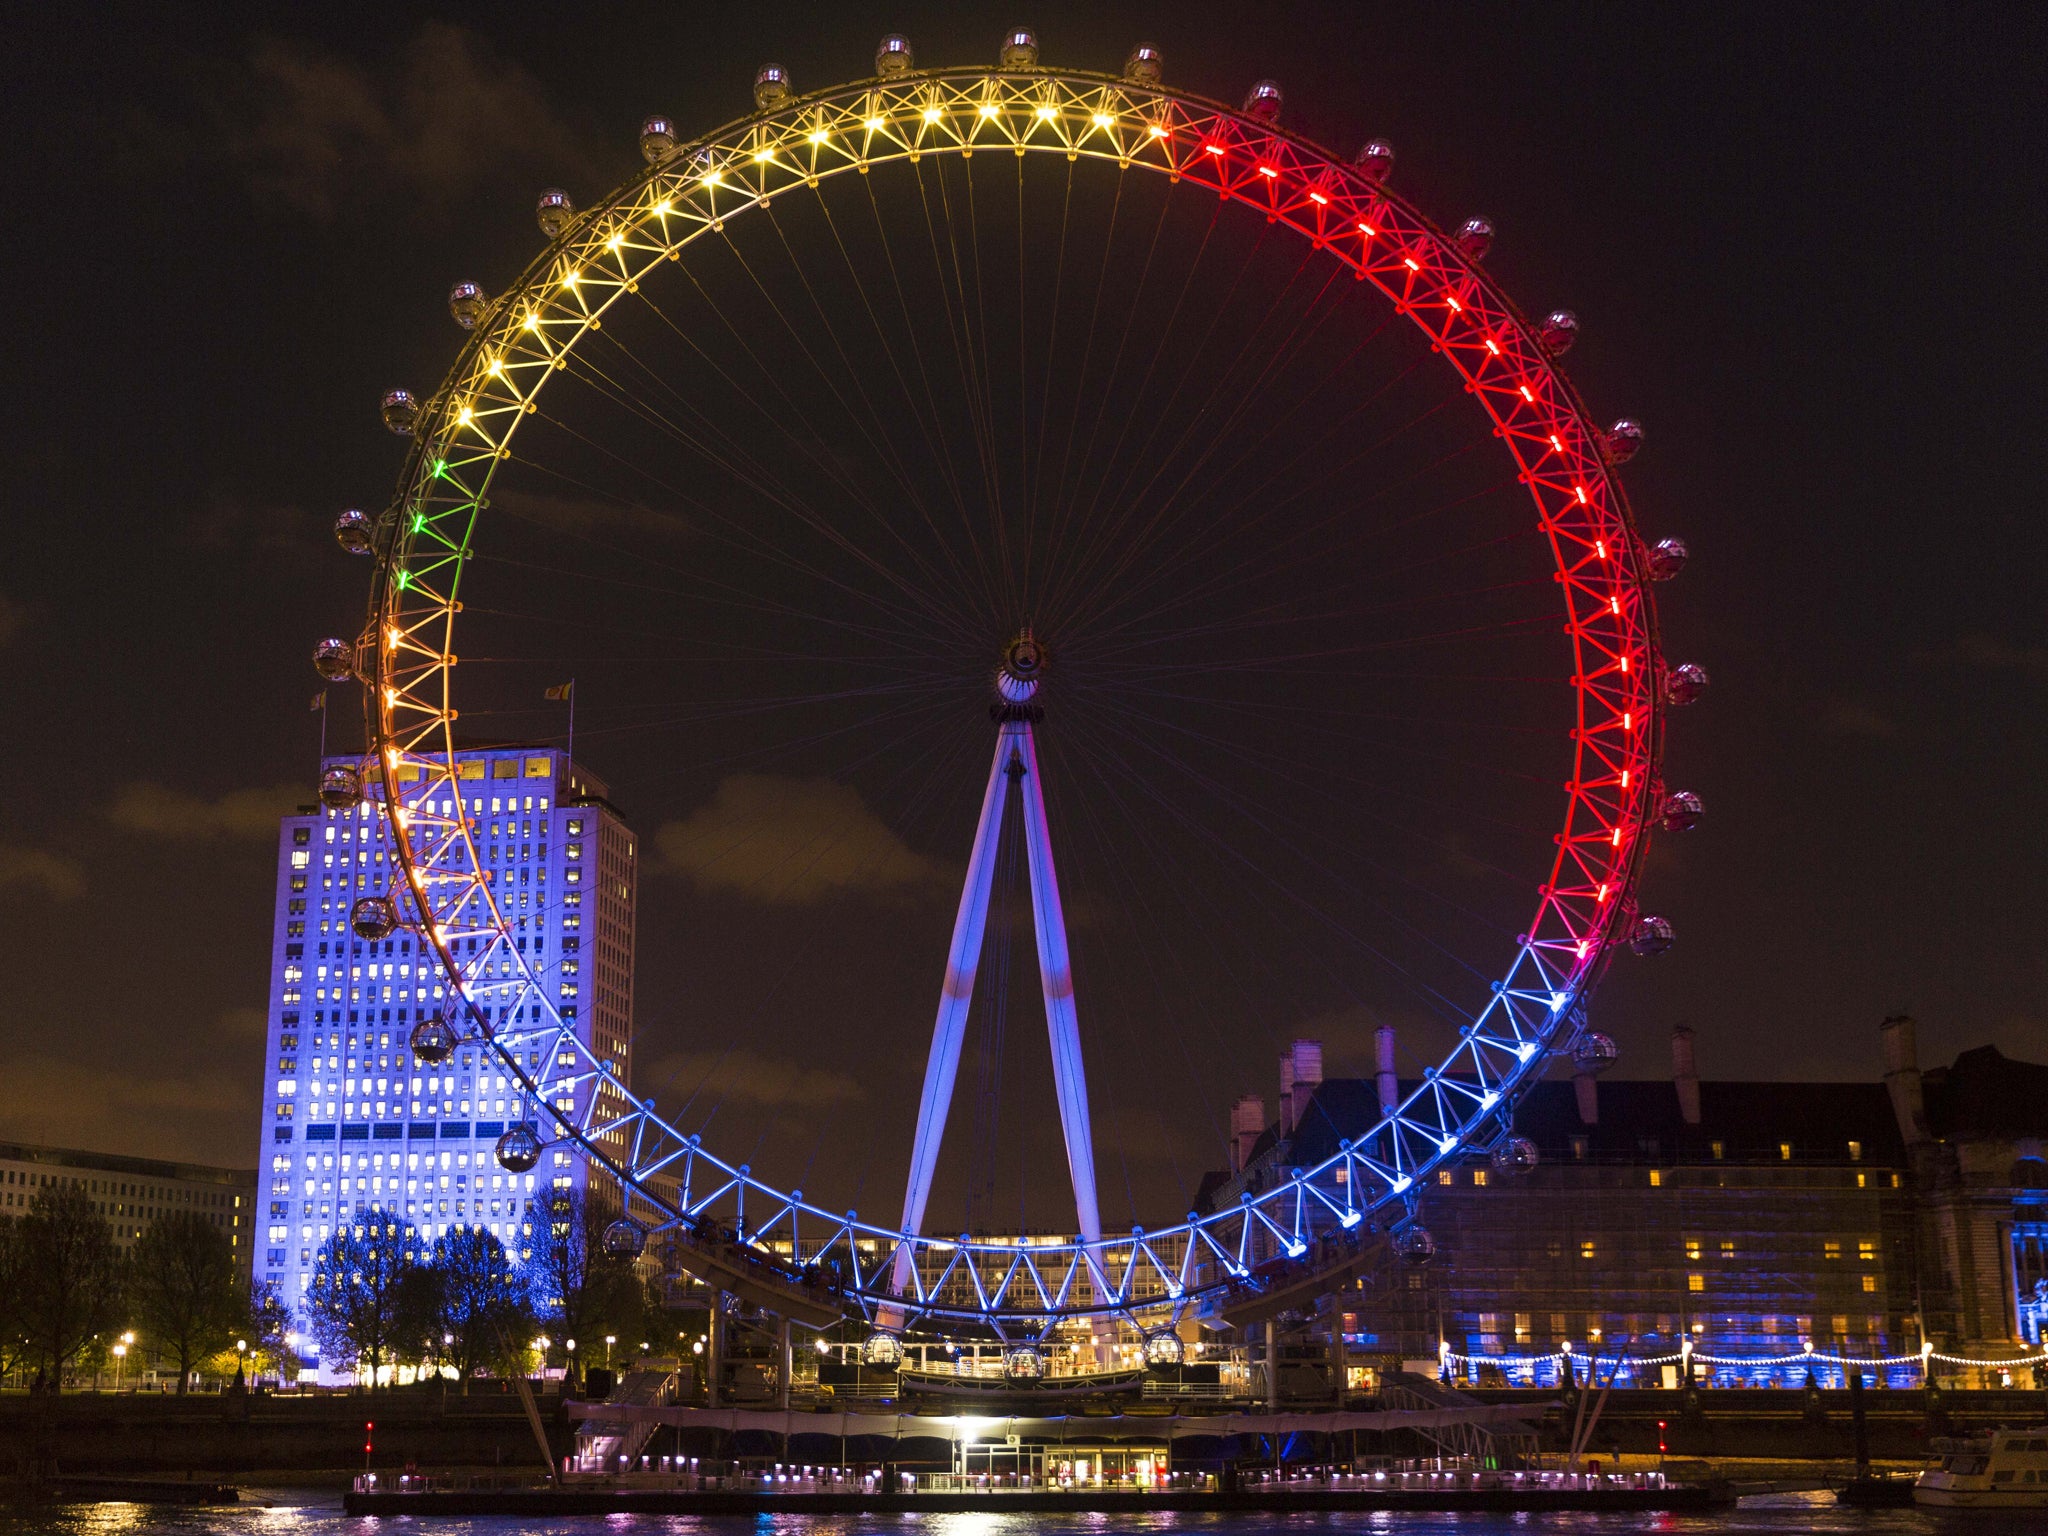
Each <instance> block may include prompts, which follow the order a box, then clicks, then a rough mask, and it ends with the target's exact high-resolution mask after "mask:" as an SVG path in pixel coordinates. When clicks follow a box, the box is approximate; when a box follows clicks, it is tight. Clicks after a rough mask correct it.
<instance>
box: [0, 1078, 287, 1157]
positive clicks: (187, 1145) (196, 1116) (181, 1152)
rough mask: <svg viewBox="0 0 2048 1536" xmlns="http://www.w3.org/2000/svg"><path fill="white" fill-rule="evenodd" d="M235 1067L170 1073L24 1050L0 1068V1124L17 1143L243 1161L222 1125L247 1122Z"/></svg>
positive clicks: (251, 1103) (250, 1112)
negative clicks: (226, 1139) (227, 1141)
mask: <svg viewBox="0 0 2048 1536" xmlns="http://www.w3.org/2000/svg"><path fill="white" fill-rule="evenodd" d="M242 1076H243V1074H242V1073H240V1072H239V1071H237V1072H234V1073H223V1072H221V1071H218V1070H215V1069H210V1068H202V1069H199V1070H195V1071H191V1072H186V1073H177V1072H159V1071H143V1070H135V1069H130V1068H124V1067H123V1066H120V1065H118V1064H115V1063H111V1062H108V1061H106V1060H103V1059H100V1058H97V1057H95V1058H91V1059H80V1060H71V1059H69V1058H64V1057H57V1056H24V1057H21V1058H18V1059H17V1060H14V1061H11V1062H9V1063H8V1067H7V1070H6V1071H5V1072H0V1126H5V1127H6V1130H7V1134H8V1135H10V1136H15V1137H19V1138H20V1139H22V1140H24V1141H29V1142H39V1143H43V1144H45V1145H50V1146H59V1147H83V1148H86V1149H88V1150H92V1151H107V1152H123V1153H127V1154H129V1155H131V1156H134V1155H138V1154H139V1155H142V1156H156V1157H170V1158H184V1159H190V1160H191V1161H194V1162H200V1163H210V1164H216V1165H218V1164H230V1165H232V1164H235V1163H244V1162H246V1160H247V1153H246V1152H245V1150H244V1147H243V1143H242V1141H241V1139H240V1138H238V1137H237V1138H234V1139H233V1141H232V1151H230V1150H229V1146H228V1145H226V1144H224V1143H223V1138H222V1130H223V1128H224V1127H228V1126H239V1125H244V1124H247V1123H248V1122H249V1121H250V1120H251V1119H252V1118H253V1117H254V1115H255V1113H256V1100H255V1095H254V1093H252V1092H250V1091H249V1090H248V1089H246V1088H244V1087H242V1086H241V1078H242Z"/></svg>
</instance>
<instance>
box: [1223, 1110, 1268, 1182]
mask: <svg viewBox="0 0 2048 1536" xmlns="http://www.w3.org/2000/svg"><path fill="white" fill-rule="evenodd" d="M1265 1129H1266V1101H1265V1100H1264V1099H1262V1098H1260V1097H1259V1096H1258V1095H1257V1094H1256V1093H1247V1094H1245V1095H1244V1096H1243V1097H1241V1098H1240V1099H1239V1100H1238V1101H1237V1102H1236V1103H1235V1104H1233V1105H1231V1106H1230V1171H1231V1172H1232V1173H1243V1172H1244V1169H1245V1164H1246V1163H1248V1162H1250V1161H1251V1156H1252V1148H1253V1147H1255V1146H1256V1145H1258V1140H1259V1137H1260V1136H1261V1135H1263V1134H1264V1133H1265Z"/></svg>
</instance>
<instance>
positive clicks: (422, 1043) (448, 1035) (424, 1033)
mask: <svg viewBox="0 0 2048 1536" xmlns="http://www.w3.org/2000/svg"><path fill="white" fill-rule="evenodd" d="M412 1053H413V1055H415V1056H417V1057H419V1059H420V1060H421V1061H424V1062H425V1063H426V1064H427V1065H428V1066H430V1067H438V1066H439V1065H440V1064H441V1063H442V1062H444V1061H446V1060H447V1059H448V1058H449V1057H450V1056H452V1055H454V1054H455V1031H454V1030H452V1029H450V1028H449V1027H448V1021H447V1020H446V1019H444V1018H442V1017H441V1015H440V1014H438V1013H437V1014H435V1015H434V1016H433V1017H432V1018H431V1019H421V1020H420V1021H419V1023H417V1024H415V1025H413V1027H412Z"/></svg>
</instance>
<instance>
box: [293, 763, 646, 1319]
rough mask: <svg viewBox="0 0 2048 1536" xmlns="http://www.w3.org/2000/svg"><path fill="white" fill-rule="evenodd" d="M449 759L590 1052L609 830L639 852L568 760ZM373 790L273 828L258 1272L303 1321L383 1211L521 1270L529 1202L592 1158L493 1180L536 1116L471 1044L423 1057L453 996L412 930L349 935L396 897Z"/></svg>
mask: <svg viewBox="0 0 2048 1536" xmlns="http://www.w3.org/2000/svg"><path fill="white" fill-rule="evenodd" d="M457 761H458V765H459V766H458V769H457V772H458V782H459V783H460V786H461V795H462V802H463V807H464V810H465V813H466V815H467V817H468V819H469V820H470V822H471V823H472V833H471V835H472V837H473V839H474V842H475V846H476V848H477V851H478V855H479V862H480V863H481V864H482V865H483V867H484V868H485V869H487V870H489V871H490V872H491V876H492V883H493V890H494V891H495V893H496V895H497V898H498V903H499V908H500V911H501V912H502V913H503V915H504V918H505V922H506V925H507V929H508V937H509V939H510V941H511V944H512V945H513V946H515V948H516V952H517V953H518V954H519V955H521V956H524V957H525V958H526V961H527V963H528V964H529V965H530V967H531V969H532V972H533V974H534V976H535V978H536V979H537V980H538V981H539V982H540V983H541V984H542V985H543V986H545V987H546V988H547V989H548V991H549V994H550V996H551V998H552V1000H553V1001H554V1002H555V1006H556V1007H557V1009H558V1010H559V1014H560V1017H561V1020H562V1022H563V1024H564V1025H565V1026H567V1027H568V1028H570V1029H572V1030H574V1031H575V1032H576V1033H577V1034H578V1035H579V1036H580V1037H581V1038H583V1039H584V1040H586V1041H591V1040H592V1039H593V1031H594V1030H596V1029H598V1028H599V1020H598V1014H599V1011H600V1010H598V1009H597V1008H596V1007H595V1006H594V994H595V990H596V989H595V980H596V978H595V977H594V976H593V975H592V974H591V972H592V967H593V965H594V964H595V956H596V953H597V952H598V951H599V948H600V946H599V945H598V943H597V939H598V937H599V932H600V926H601V924H606V923H608V924H609V925H610V926H611V927H612V928H618V927H620V926H621V919H620V917H619V916H618V910H619V909H618V906H617V904H613V905H612V906H611V907H610V908H609V910H611V911H612V913H613V915H612V916H611V917H610V918H609V919H607V918H605V917H604V915H603V911H601V909H600V905H599V903H598V902H597V901H596V899H595V895H594V893H592V892H589V891H587V889H586V884H585V882H586V879H588V878H594V877H593V876H589V875H587V873H586V872H587V871H594V870H595V868H596V867H597V864H598V853H599V849H600V846H601V844H602V840H603V839H604V838H605V837H606V836H607V834H609V835H610V836H611V838H612V839H613V841H614V842H620V841H622V840H623V845H624V846H625V847H626V848H627V850H628V851H630V840H629V839H630V834H627V833H625V831H624V829H623V827H622V826H621V825H620V823H619V821H618V819H617V817H616V814H615V813H613V812H611V810H610V809H609V807H608V806H607V805H605V804H604V801H603V789H602V786H599V785H596V784H595V783H594V781H591V780H590V779H589V777H588V775H587V774H586V773H585V772H584V771H583V770H582V769H581V768H580V767H578V768H576V769H575V770H574V772H573V774H572V772H571V769H570V765H569V761H568V758H567V755H566V754H564V753H562V752H560V751H556V750H553V749H550V748H545V747H502V748H491V749H478V750H476V751H472V752H466V753H462V754H460V756H459V757H458V760H457ZM361 766H362V759H360V758H358V757H353V756H348V757H329V758H326V759H324V760H323V761H322V763H321V768H322V770H323V771H325V770H326V769H328V768H332V767H346V768H351V769H357V768H361ZM401 771H404V770H401ZM400 788H401V790H402V791H403V790H404V789H405V786H404V785H403V784H401V785H400ZM565 789H566V790H567V793H566V794H565ZM364 790H365V794H364V799H363V801H362V803H360V804H358V805H356V806H354V807H352V808H346V809H327V808H323V807H320V806H315V805H308V806H302V807H301V808H300V811H299V813H298V814H296V815H292V816H287V817H285V818H283V820H282V822H281V824H280V826H279V830H278V860H277V888H276V908H275V921H274V924H273V929H274V931H273V935H272V949H271V982H270V994H269V1007H268V1027H267V1031H266V1035H265V1042H266V1054H265V1061H264V1075H263V1103H262V1113H261V1126H260V1131H259V1135H260V1138H261V1145H260V1149H259V1154H258V1160H257V1167H258V1178H259V1188H258V1196H257V1221H256V1248H255V1258H256V1263H255V1273H256V1275H257V1277H258V1278H259V1279H267V1280H271V1281H274V1282H276V1284H277V1285H278V1288H279V1290H280V1293H281V1295H282V1298H283V1300H284V1302H285V1304H286V1305H287V1306H288V1307H290V1308H291V1309H292V1310H293V1312H294V1313H297V1312H298V1311H299V1309H300V1307H301V1305H302V1302H303V1297H304V1292H305V1286H306V1283H307V1281H308V1279H309V1278H310V1276H311V1274H312V1271H313V1261H314V1256H315V1255H316V1254H317V1253H318V1251H319V1249H320V1246H321V1244H322V1243H324V1242H325V1241H326V1240H327V1238H328V1237H329V1236H331V1235H332V1233H333V1232H334V1229H335V1227H336V1226H337V1225H348V1224H351V1223H352V1222H354V1221H357V1220H360V1219H361V1218H362V1217H363V1216H365V1215H368V1214H370V1213H373V1212H384V1213H388V1214H392V1215H398V1216H401V1217H403V1218H404V1219H405V1220H406V1221H408V1222H410V1223H412V1224H413V1225H414V1226H416V1227H417V1228H418V1229H419V1230H420V1232H421V1233H422V1234H423V1235H424V1236H426V1237H428V1238H430V1239H431V1238H436V1237H441V1236H445V1235H446V1234H447V1233H449V1232H451V1231H454V1230H458V1229H460V1228H464V1227H481V1228H483V1229H484V1230H486V1231H489V1232H491V1233H492V1234H493V1235H495V1236H497V1237H498V1238H499V1240H500V1241H501V1242H503V1243H504V1245H505V1247H506V1249H507V1250H508V1251H509V1252H511V1253H512V1254H514V1255H515V1256H516V1255H519V1254H521V1253H522V1252H525V1251H528V1250H530V1249H531V1246H532V1238H533V1232H534V1229H535V1221H536V1218H535V1214H534V1213H535V1209H536V1206H537V1205H538V1204H541V1203H543V1202H544V1201H545V1199H546V1198H547V1197H548V1195H550V1194H551V1193H553V1192H555V1191H558V1190H581V1189H583V1188H584V1185H585V1169H584V1164H583V1160H582V1159H581V1158H580V1157H577V1156H574V1155H572V1154H571V1153H570V1152H568V1151H564V1150H556V1149H550V1150H549V1152H548V1153H547V1154H545V1155H544V1157H543V1159H542V1162H541V1165H540V1166H539V1167H538V1168H536V1169H534V1170H533V1171H532V1172H531V1173H526V1174H512V1173H508V1172H506V1171H505V1170H504V1169H503V1168H501V1167H499V1166H498V1164H497V1161H496V1159H495V1157H494V1156H493V1151H494V1147H495V1144H496V1141H497V1138H498V1136H499V1135H500V1134H501V1133H502V1132H503V1131H504V1129H505V1128H506V1126H508V1125H511V1124H515V1123H519V1122H521V1121H532V1120H535V1119H538V1118H539V1116H538V1115H537V1113H536V1108H535V1106H534V1105H533V1104H532V1103H530V1102H529V1101H527V1100H526V1099H525V1098H523V1097H522V1094H521V1091H520V1087H519V1084H518V1082H517V1080H516V1078H515V1077H514V1075H513V1074H512V1073H511V1072H510V1071H508V1069H507V1067H506V1065H505V1063H504V1062H502V1061H501V1060H499V1059H497V1058H496V1057H495V1056H493V1055H492V1054H491V1053H490V1052H489V1051H488V1050H485V1049H484V1048H482V1047H480V1046H477V1045H474V1044H470V1045H465V1046H462V1047H461V1048H459V1049H458V1050H456V1051H455V1053H454V1054H453V1055H452V1056H450V1057H449V1058H448V1059H447V1060H446V1061H444V1062H441V1063H438V1064H429V1063H427V1062H424V1061H421V1060H420V1059H418V1058H417V1057H415V1056H414V1055H413V1053H412V1049H411V1043H410V1042H411V1035H412V1031H413V1029H414V1028H415V1027H416V1026H417V1025H418V1024H420V1023H422V1022H424V1021H425V1020H427V1019H429V1018H431V1017H433V1016H434V1015H435V1014H436V1012H437V1011H439V1010H442V1009H444V1008H448V1007H449V1006H450V1003H451V990H452V989H451V987H450V985H449V981H448V978H447V976H446V975H445V974H444V972H443V970H442V967H441V963H440V960H439V957H438V956H437V955H436V954H435V953H434V951H433V949H432V947H431V946H430V945H429V944H427V943H426V942H425V941H424V940H423V939H422V938H421V937H420V936H419V935H417V934H414V933H411V932H409V931H407V930H404V929H401V930H399V931H398V932H397V933H395V934H393V935H391V936H390V937H388V938H385V939H380V940H374V941H373V940H368V939H364V938H361V937H359V936H358V935H356V934H355V933H353V932H352V931H351V930H350V926H349V914H350V910H351V908H352V907H353V906H354V904H355V902H356V900H357V899H358V898H359V897H362V896H374V895H382V894H384V893H385V892H387V891H389V890H390V889H392V888H393V887H394V886H395V885H396V884H397V883H398V864H397V860H396V854H395V850H394V848H393V846H392V840H391V836H390V830H389V828H388V826H387V825H386V822H385V818H384V815H383V810H382V803H381V802H382V799H383V794H384V786H383V785H382V784H381V783H380V782H378V781H377V780H376V779H375V777H374V776H372V777H371V778H370V780H369V782H367V783H366V784H365V785H364ZM565 798H566V799H567V800H568V801H569V803H568V804H564V803H563V801H564V799H565ZM447 809H449V810H450V811H452V809H453V807H452V804H451V805H450V806H449V807H447ZM623 929H624V934H623V945H622V947H621V950H620V952H623V953H625V954H627V955H628V956H630V954H631V937H630V935H631V893H630V886H629V887H628V888H627V898H626V901H625V903H624V918H623ZM619 937H620V936H619V935H617V934H614V938H615V940H616V939H618V938H619ZM456 942H457V944H458V945H459V946H466V945H474V944H475V943H477V942H478V941H476V940H473V939H465V940H458V941H456ZM458 958H460V957H458ZM507 964H508V965H509V960H508V961H507ZM613 991H614V993H615V994H617V993H619V992H620V991H621V989H620V988H618V987H617V986H616V985H615V986H614V988H613ZM629 1010H630V981H628V983H627V985H626V986H625V988H624V989H623V999H622V1000H621V999H620V998H619V997H617V996H615V997H614V999H613V1001H612V1003H611V1005H610V1010H609V1011H610V1012H612V1013H616V1014H620V1015H621V1016H620V1017H616V1018H607V1019H605V1020H604V1021H603V1023H602V1034H603V1036H604V1038H605V1039H606V1040H607V1041H610V1042H616V1044H615V1046H614V1050H615V1053H616V1054H618V1055H619V1056H620V1058H621V1060H620V1064H621V1067H622V1068H623V1067H624V1066H625V1065H626V1063H625V1061H624V1059H623V1051H624V1045H623V1041H624V1040H625V1039H627V1038H630V1025H629V1022H628V1020H627V1019H626V1018H625V1017H624V1014H625V1013H627V1012H629ZM494 1011H495V1012H496V1013H497V1014H499V1015H503V1017H497V1018H494V1019H493V1020H492V1021H491V1022H492V1024H493V1025H494V1027H495V1026H503V1025H506V1024H537V1023H539V1022H540V1014H541V1011H542V1006H541V1004H540V1003H539V1002H538V1001H535V1000H531V999H529V1000H528V1001H526V1002H524V1003H523V1004H521V1005H520V1006H519V1007H517V1008H516V1009H515V1008H512V1007H511V1006H509V1005H504V1004H501V1005H500V1006H499V1007H498V1008H497V1009H496V1010H494ZM514 1013H517V1014H519V1015H521V1017H519V1018H517V1019H514V1018H512V1017H511V1015H512V1014H514ZM526 1015H531V1017H530V1018H529V1017H525V1016H526ZM461 1032H463V1031H460V1030H458V1033H461ZM526 1054H527V1055H528V1056H530V1058H531V1059H523V1060H522V1061H521V1063H520V1065H521V1067H522V1069H524V1070H525V1071H526V1072H527V1074H528V1076H530V1077H531V1078H532V1079H533V1080H535V1081H544V1080H545V1079H546V1077H547V1076H548V1064H547V1063H546V1062H543V1061H542V1060H541V1059H540V1057H541V1047H540V1046H539V1045H538V1044H536V1045H535V1046H534V1047H533V1049H532V1050H531V1051H529V1052H527V1053H526ZM579 1092H587V1090H579Z"/></svg>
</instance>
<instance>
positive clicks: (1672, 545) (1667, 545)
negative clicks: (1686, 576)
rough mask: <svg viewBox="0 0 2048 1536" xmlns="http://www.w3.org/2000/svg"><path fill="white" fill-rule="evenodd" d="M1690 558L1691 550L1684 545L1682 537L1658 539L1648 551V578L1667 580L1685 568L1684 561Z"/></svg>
mask: <svg viewBox="0 0 2048 1536" xmlns="http://www.w3.org/2000/svg"><path fill="white" fill-rule="evenodd" d="M1691 558H1692V551H1691V550H1689V549H1687V548H1686V547H1685V540H1683V539H1659V540H1658V541H1657V543H1656V546H1655V547H1654V548H1653V549H1651V551H1650V580H1652V581H1669V580H1670V579H1671V578H1672V577H1674V576H1676V575H1677V574H1678V573H1679V572H1680V571H1682V570H1684V569H1685V562H1686V561H1687V560H1690V559H1691Z"/></svg>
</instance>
